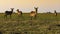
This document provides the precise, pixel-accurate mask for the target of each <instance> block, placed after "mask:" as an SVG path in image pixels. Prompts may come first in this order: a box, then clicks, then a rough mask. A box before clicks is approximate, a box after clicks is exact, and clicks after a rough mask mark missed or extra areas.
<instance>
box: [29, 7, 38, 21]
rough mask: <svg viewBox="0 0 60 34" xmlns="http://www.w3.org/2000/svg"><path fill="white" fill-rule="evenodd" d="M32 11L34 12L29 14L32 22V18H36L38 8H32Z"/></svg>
mask: <svg viewBox="0 0 60 34" xmlns="http://www.w3.org/2000/svg"><path fill="white" fill-rule="evenodd" d="M34 9H35V11H31V12H30V16H31V20H32V18H33V17H34V18H36V16H37V11H38V7H37V8H36V7H34Z"/></svg>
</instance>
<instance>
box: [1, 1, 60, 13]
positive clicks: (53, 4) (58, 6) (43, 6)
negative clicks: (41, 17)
mask: <svg viewBox="0 0 60 34" xmlns="http://www.w3.org/2000/svg"><path fill="white" fill-rule="evenodd" d="M34 7H38V13H43V12H54V10H56V11H57V12H60V0H0V13H4V12H5V11H6V10H7V11H10V8H14V12H16V9H19V10H21V11H22V12H24V13H28V12H31V11H34Z"/></svg>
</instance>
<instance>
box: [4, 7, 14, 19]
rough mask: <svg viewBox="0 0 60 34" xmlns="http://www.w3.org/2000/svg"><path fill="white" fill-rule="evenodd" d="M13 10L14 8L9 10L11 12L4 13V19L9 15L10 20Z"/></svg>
mask: <svg viewBox="0 0 60 34" xmlns="http://www.w3.org/2000/svg"><path fill="white" fill-rule="evenodd" d="M13 10H14V8H11V11H5V17H7V16H8V15H10V18H11V15H12V13H13Z"/></svg>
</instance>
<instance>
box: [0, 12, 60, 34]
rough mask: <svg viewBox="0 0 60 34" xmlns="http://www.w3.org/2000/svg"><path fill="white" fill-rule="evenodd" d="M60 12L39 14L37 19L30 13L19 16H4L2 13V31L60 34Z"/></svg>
mask: <svg viewBox="0 0 60 34" xmlns="http://www.w3.org/2000/svg"><path fill="white" fill-rule="evenodd" d="M57 24H60V14H58V15H57V16H55V15H54V14H47V13H44V14H41V13H40V14H38V15H37V17H36V19H34V18H33V20H30V16H29V14H27V13H26V14H23V16H22V17H18V16H17V14H12V18H10V17H9V16H8V17H7V19H6V18H4V14H0V32H2V33H3V34H60V26H56V25H57Z"/></svg>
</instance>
